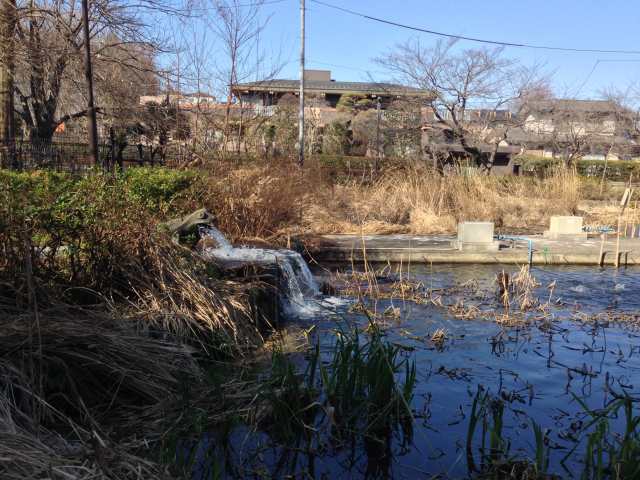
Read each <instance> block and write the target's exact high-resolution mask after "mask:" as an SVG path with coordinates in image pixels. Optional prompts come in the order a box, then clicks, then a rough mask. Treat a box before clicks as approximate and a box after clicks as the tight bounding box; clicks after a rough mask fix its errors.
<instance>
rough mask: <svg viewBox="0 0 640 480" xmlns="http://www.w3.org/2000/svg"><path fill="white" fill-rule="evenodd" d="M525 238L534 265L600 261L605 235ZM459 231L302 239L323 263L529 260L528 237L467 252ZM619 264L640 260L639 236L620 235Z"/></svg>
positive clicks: (610, 247) (609, 257) (610, 251)
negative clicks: (459, 242) (456, 243)
mask: <svg viewBox="0 0 640 480" xmlns="http://www.w3.org/2000/svg"><path fill="white" fill-rule="evenodd" d="M523 238H527V239H531V240H532V242H533V255H532V263H533V264H534V265H598V264H599V262H600V258H599V256H600V243H601V240H600V236H599V235H594V236H591V235H590V236H589V238H577V239H559V240H554V239H548V238H544V237H543V236H542V235H529V236H523ZM455 239H456V237H455V236H420V235H364V236H359V235H319V236H313V237H305V238H304V239H299V240H300V242H301V243H303V244H304V245H305V247H306V249H307V251H308V253H309V255H310V256H311V257H312V258H313V259H315V260H316V261H318V262H319V263H333V262H356V263H361V262H363V261H364V260H365V259H366V260H367V261H368V262H392V263H397V262H403V263H406V262H422V263H424V262H426V263H485V264H487V263H504V264H517V265H524V264H526V263H528V246H527V242H526V241H518V242H515V244H514V242H511V241H508V240H501V241H500V248H499V250H498V251H497V252H464V251H460V250H457V249H455V248H453V247H452V246H451V245H452V243H451V242H452V241H453V240H455ZM615 251H616V238H615V236H612V235H609V236H608V239H607V241H606V242H605V246H604V264H605V265H614V264H615V258H614V257H615ZM619 263H620V266H626V265H640V238H621V240H620V262H619Z"/></svg>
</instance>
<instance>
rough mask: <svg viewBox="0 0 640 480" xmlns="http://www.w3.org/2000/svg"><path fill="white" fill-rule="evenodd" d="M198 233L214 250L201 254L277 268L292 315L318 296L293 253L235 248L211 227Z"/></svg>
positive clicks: (308, 272)
mask: <svg viewBox="0 0 640 480" xmlns="http://www.w3.org/2000/svg"><path fill="white" fill-rule="evenodd" d="M200 234H201V235H203V236H207V237H209V238H212V239H213V240H214V241H215V243H216V245H218V248H209V249H207V250H206V251H205V252H204V253H205V255H208V256H211V257H213V258H216V259H219V260H224V261H228V262H234V261H235V262H238V263H242V262H255V263H264V264H277V265H279V268H280V272H281V273H282V277H283V279H284V283H285V285H284V286H285V287H286V292H285V293H286V295H285V297H286V298H285V300H286V302H287V303H288V307H289V308H288V310H289V312H290V313H293V314H304V313H308V312H309V310H310V308H309V307H310V304H309V302H310V301H311V300H312V299H313V298H315V297H318V296H319V295H320V287H319V286H318V283H317V282H316V280H315V278H314V277H313V273H311V270H310V269H309V266H308V265H307V262H305V261H304V258H302V255H300V254H299V253H298V252H294V251H293V250H286V249H282V250H268V249H264V248H246V247H243V248H235V247H233V245H231V243H230V242H229V240H227V238H226V237H225V236H224V235H223V233H222V232H221V231H220V230H218V229H216V228H214V227H202V228H201V229H200Z"/></svg>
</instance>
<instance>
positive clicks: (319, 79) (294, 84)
mask: <svg viewBox="0 0 640 480" xmlns="http://www.w3.org/2000/svg"><path fill="white" fill-rule="evenodd" d="M232 90H233V93H234V95H235V96H236V97H237V98H239V99H240V100H242V103H247V104H252V105H258V106H262V107H269V106H272V105H277V104H278V101H279V100H281V99H282V98H283V97H284V96H285V95H287V94H290V95H298V94H299V91H300V81H299V80H287V79H273V80H263V81H259V82H249V83H240V84H238V85H234V86H233V88H232ZM305 95H308V96H309V100H310V101H311V104H312V105H311V106H317V107H328V108H336V107H337V106H338V104H339V102H340V100H341V99H342V98H343V97H344V96H359V97H362V98H366V99H370V100H376V103H377V100H378V99H380V101H381V104H382V107H383V108H384V107H385V106H387V105H388V104H390V103H391V102H392V101H393V100H395V99H398V98H406V97H422V98H428V97H429V96H430V93H429V92H428V91H426V90H422V89H419V88H412V87H406V86H403V85H397V84H393V83H380V82H342V81H336V80H333V79H332V78H331V71H329V70H305ZM314 102H315V105H313V103H314ZM376 103H373V105H374V106H375V104H376Z"/></svg>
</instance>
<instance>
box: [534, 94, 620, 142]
mask: <svg viewBox="0 0 640 480" xmlns="http://www.w3.org/2000/svg"><path fill="white" fill-rule="evenodd" d="M526 110H527V112H528V115H527V118H526V119H525V121H524V124H523V128H524V130H525V131H526V132H529V133H537V134H551V133H569V130H574V131H576V132H578V133H581V134H584V135H592V134H593V135H601V136H613V135H615V134H616V129H617V126H618V122H619V121H620V118H619V117H620V111H621V110H620V108H619V107H618V106H617V105H616V104H615V103H614V102H611V101H609V100H574V99H562V98H560V99H552V100H540V101H534V102H529V103H528V104H527V108H526Z"/></svg>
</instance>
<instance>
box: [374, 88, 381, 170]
mask: <svg viewBox="0 0 640 480" xmlns="http://www.w3.org/2000/svg"><path fill="white" fill-rule="evenodd" d="M381 107H382V106H381V104H380V97H379V96H378V101H377V103H376V162H375V167H374V168H375V170H376V172H377V171H378V168H380V156H381V155H380V117H381V115H382V112H381Z"/></svg>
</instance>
